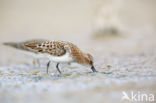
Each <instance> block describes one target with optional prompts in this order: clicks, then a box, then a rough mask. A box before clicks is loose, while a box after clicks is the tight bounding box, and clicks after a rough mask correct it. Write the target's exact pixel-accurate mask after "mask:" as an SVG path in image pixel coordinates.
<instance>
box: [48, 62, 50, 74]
mask: <svg viewBox="0 0 156 103" xmlns="http://www.w3.org/2000/svg"><path fill="white" fill-rule="evenodd" d="M49 65H50V61H49V62H48V63H47V74H48V69H49Z"/></svg>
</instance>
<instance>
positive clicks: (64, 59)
mask: <svg viewBox="0 0 156 103" xmlns="http://www.w3.org/2000/svg"><path fill="white" fill-rule="evenodd" d="M47 57H48V58H49V59H50V60H51V61H53V62H63V63H68V62H72V61H73V58H72V57H71V56H70V54H69V53H68V52H66V54H64V55H63V56H52V55H49V54H47Z"/></svg>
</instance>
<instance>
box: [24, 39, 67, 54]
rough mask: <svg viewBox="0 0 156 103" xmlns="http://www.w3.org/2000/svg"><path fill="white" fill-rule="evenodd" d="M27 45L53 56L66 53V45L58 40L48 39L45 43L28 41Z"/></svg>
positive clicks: (34, 50)
mask: <svg viewBox="0 0 156 103" xmlns="http://www.w3.org/2000/svg"><path fill="white" fill-rule="evenodd" d="M25 47H27V48H29V49H30V50H32V51H33V52H38V53H47V54H50V55H53V56H62V55H64V54H65V53H66V50H65V49H64V45H63V44H62V43H60V42H57V41H46V42H43V43H36V42H33V43H28V44H25Z"/></svg>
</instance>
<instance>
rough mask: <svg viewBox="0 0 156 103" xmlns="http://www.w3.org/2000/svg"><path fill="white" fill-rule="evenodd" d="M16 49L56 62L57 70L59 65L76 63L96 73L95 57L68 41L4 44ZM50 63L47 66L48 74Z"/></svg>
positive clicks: (34, 41) (32, 41)
mask: <svg viewBox="0 0 156 103" xmlns="http://www.w3.org/2000/svg"><path fill="white" fill-rule="evenodd" d="M4 44H5V45H10V46H12V47H14V48H18V49H22V50H26V51H29V52H31V53H35V54H37V55H38V56H39V57H45V58H49V60H50V61H52V62H56V63H57V65H56V67H57V70H58V71H59V72H60V73H61V71H60V70H59V67H58V65H59V63H71V62H76V63H79V64H82V65H89V66H91V69H92V71H93V72H96V70H95V68H94V66H93V57H92V56H91V55H90V54H88V53H83V52H82V51H81V50H80V49H79V48H78V47H77V46H76V45H74V44H72V43H71V42H67V41H47V40H29V41H25V42H20V43H4ZM49 64H50V62H48V64H47V73H48V67H49Z"/></svg>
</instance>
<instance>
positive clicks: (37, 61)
mask: <svg viewBox="0 0 156 103" xmlns="http://www.w3.org/2000/svg"><path fill="white" fill-rule="evenodd" d="M36 63H37V66H38V67H39V68H40V66H41V65H40V61H39V59H38V58H37V59H36Z"/></svg>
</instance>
